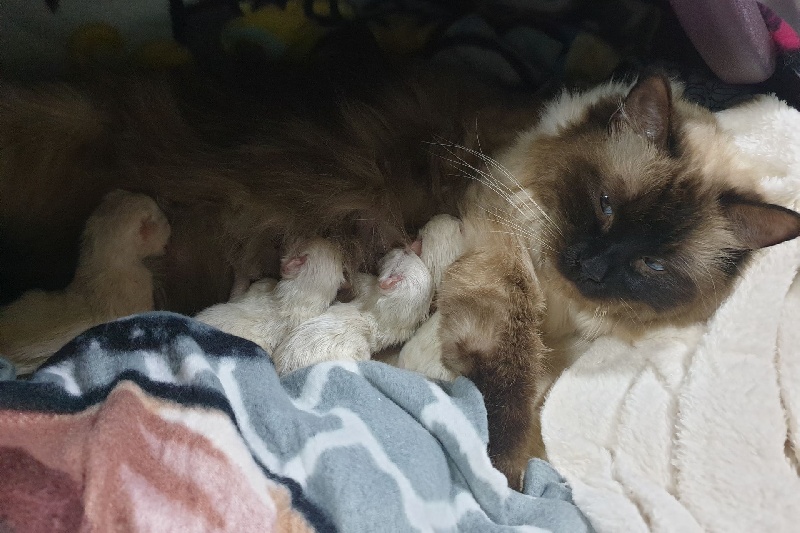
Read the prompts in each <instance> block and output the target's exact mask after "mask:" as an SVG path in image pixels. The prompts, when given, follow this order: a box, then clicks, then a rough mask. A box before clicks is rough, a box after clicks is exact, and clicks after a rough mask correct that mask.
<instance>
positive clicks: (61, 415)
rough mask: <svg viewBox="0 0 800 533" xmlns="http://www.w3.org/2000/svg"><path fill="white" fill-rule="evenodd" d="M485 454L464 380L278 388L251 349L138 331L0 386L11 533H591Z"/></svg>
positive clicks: (539, 478) (541, 478) (558, 495)
mask: <svg viewBox="0 0 800 533" xmlns="http://www.w3.org/2000/svg"><path fill="white" fill-rule="evenodd" d="M6 377H7V378H10V376H8V375H7V376H6ZM486 441H487V426H486V411H485V409H484V407H483V402H482V399H481V396H480V393H479V392H478V390H477V389H476V388H475V386H474V385H472V383H471V382H469V381H468V380H466V379H464V378H459V379H458V380H456V381H455V382H453V383H452V384H437V383H432V382H428V381H426V380H425V379H423V378H422V377H421V376H419V375H416V374H414V373H411V372H407V371H404V370H399V369H396V368H393V367H390V366H388V365H385V364H383V363H379V362H366V363H360V364H358V365H356V364H344V363H342V364H335V363H325V364H319V365H316V366H314V367H312V368H309V369H305V370H301V371H298V372H295V373H292V374H290V375H288V376H286V377H284V378H283V379H282V380H279V378H278V376H277V374H276V372H275V369H274V367H273V365H272V363H271V361H270V359H269V357H268V356H267V355H266V353H264V352H263V351H262V350H261V349H260V348H258V347H257V346H256V345H255V344H252V343H250V342H248V341H245V340H243V339H240V338H238V337H234V336H231V335H227V334H225V333H222V332H220V331H218V330H215V329H213V328H210V327H208V326H205V325H203V324H201V323H199V322H196V321H194V320H192V319H190V318H187V317H183V316H180V315H175V314H171V313H149V314H144V315H138V316H133V317H130V318H126V319H122V320H118V321H115V322H111V323H108V324H104V325H101V326H97V327H95V328H93V329H91V330H89V331H87V332H86V333H84V334H83V335H81V336H79V337H77V338H76V339H75V340H73V341H72V342H70V343H69V344H68V345H66V346H65V347H64V348H63V349H62V350H60V351H59V352H58V353H57V354H56V356H55V357H54V358H53V359H51V360H50V361H49V362H48V363H47V364H46V365H45V366H44V367H43V368H41V369H40V370H39V371H37V372H36V373H35V374H34V375H33V377H32V378H31V379H30V380H28V381H21V380H17V381H14V380H12V379H7V380H6V381H0V472H2V481H0V530H2V531H12V532H15V531H20V532H21V531H26V532H27V531H43V532H44V531H47V532H53V533H54V532H58V531H76V530H81V531H143V532H157V531H261V532H263V531H348V532H351V531H368V532H372V531H374V532H378V531H380V532H392V531H477V532H491V531H568V532H581V531H590V530H591V527H590V526H589V525H588V523H587V522H586V521H585V519H584V517H583V515H582V514H581V512H580V511H579V510H578V509H577V507H576V506H575V505H574V504H573V502H572V499H571V493H570V488H569V487H568V486H567V485H566V484H565V483H564V480H563V479H562V478H561V477H560V476H559V475H558V474H557V473H556V472H555V471H554V470H553V469H552V468H551V467H550V466H549V465H548V464H547V463H545V462H543V461H539V460H533V461H531V463H530V465H529V468H528V472H527V476H526V480H527V481H526V486H525V491H524V494H523V493H519V492H515V491H512V490H510V489H509V488H508V487H507V484H506V481H505V477H504V476H503V475H502V474H500V472H498V471H496V470H494V469H493V468H492V466H491V464H490V461H489V457H488V455H487V453H486Z"/></svg>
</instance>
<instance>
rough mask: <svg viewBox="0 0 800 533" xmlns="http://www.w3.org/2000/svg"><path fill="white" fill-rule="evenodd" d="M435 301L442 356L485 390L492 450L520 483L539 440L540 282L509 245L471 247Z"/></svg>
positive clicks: (449, 273)
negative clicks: (536, 406)
mask: <svg viewBox="0 0 800 533" xmlns="http://www.w3.org/2000/svg"><path fill="white" fill-rule="evenodd" d="M438 305H439V310H440V312H441V315H442V322H441V326H440V330H439V335H440V338H441V342H442V359H443V362H444V364H445V366H447V367H448V368H450V369H451V370H453V371H455V372H457V373H459V374H461V375H464V376H466V377H467V378H469V379H470V380H472V381H473V382H474V383H475V385H476V386H477V387H478V389H479V390H480V391H481V393H482V394H483V397H484V401H485V404H486V410H487V415H488V422H489V456H490V458H491V460H492V464H494V466H495V467H496V468H497V469H498V470H500V471H501V472H503V474H505V476H506V477H507V478H508V482H509V485H510V486H511V487H513V488H515V489H518V490H519V489H520V488H521V486H522V477H523V474H524V472H525V468H526V466H527V463H528V460H529V459H530V458H531V456H532V455H533V454H534V453H535V451H536V450H537V449H538V448H539V446H540V445H541V444H540V443H541V436H540V431H539V425H538V420H537V416H536V413H535V408H534V397H535V394H536V379H537V377H538V376H539V375H541V373H542V362H543V356H544V354H545V352H546V348H545V346H544V344H543V343H542V340H541V335H540V332H539V326H540V323H541V321H542V316H543V313H544V300H543V297H542V295H541V293H540V290H539V288H538V285H537V282H536V280H535V279H534V277H533V276H532V275H531V273H530V271H529V270H528V269H527V268H526V267H525V264H524V261H522V260H520V259H519V258H518V257H516V256H515V254H514V253H513V252H511V251H510V250H509V248H507V247H499V246H498V247H492V249H483V250H476V251H472V252H468V253H467V254H465V255H464V256H462V257H461V258H460V259H459V260H458V261H457V262H456V263H454V264H453V265H452V266H451V267H450V269H449V270H448V271H447V273H446V275H445V279H444V283H443V285H442V290H441V292H440V295H439V300H438Z"/></svg>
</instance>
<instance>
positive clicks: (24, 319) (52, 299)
mask: <svg viewBox="0 0 800 533" xmlns="http://www.w3.org/2000/svg"><path fill="white" fill-rule="evenodd" d="M169 235H170V226H169V223H168V222H167V219H166V218H165V217H164V214H163V213H162V212H161V210H160V209H159V208H158V206H157V205H156V203H155V202H154V201H153V200H152V199H151V198H148V197H147V196H144V195H141V194H132V193H129V192H125V191H113V192H111V193H109V194H108V195H106V197H105V198H104V199H103V201H102V203H101V204H100V206H99V207H98V208H97V209H96V210H95V211H94V213H92V216H90V217H89V220H88V221H87V222H86V228H85V229H84V232H83V241H82V244H81V254H80V260H79V262H78V268H77V271H76V272H75V277H74V279H73V280H72V282H71V283H70V284H69V285H68V286H67V287H66V288H65V289H64V290H61V291H54V292H45V291H41V290H32V291H28V292H26V293H25V294H23V295H22V297H20V298H19V299H18V300H16V301H14V302H13V303H11V304H9V305H7V306H5V307H2V308H0V354H3V355H4V356H6V357H8V358H9V359H10V360H11V361H12V362H13V363H14V364H15V365H16V366H17V371H18V373H20V374H27V373H30V372H33V371H34V370H35V369H36V368H37V367H38V366H39V365H41V364H42V363H43V362H44V361H45V360H46V359H47V358H48V357H50V356H51V355H53V353H55V352H56V351H57V350H58V349H59V348H61V347H62V346H63V345H64V344H66V343H67V342H69V341H70V340H71V339H72V338H73V337H75V336H76V335H78V334H80V333H83V332H84V331H85V330H86V329H88V328H90V327H92V326H96V325H98V324H102V323H103V322H108V321H110V320H114V319H116V318H120V317H123V316H127V315H131V314H134V313H140V312H144V311H151V310H152V309H153V276H152V274H151V272H150V270H149V268H148V267H147V266H145V265H144V264H143V260H144V259H145V258H147V257H152V256H159V255H163V254H164V247H165V246H166V244H167V241H168V239H169Z"/></svg>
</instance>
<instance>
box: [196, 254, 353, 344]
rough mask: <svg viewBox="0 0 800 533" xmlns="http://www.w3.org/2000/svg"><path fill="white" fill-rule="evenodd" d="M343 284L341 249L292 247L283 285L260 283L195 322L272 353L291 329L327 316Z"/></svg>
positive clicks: (203, 313) (283, 266)
mask: <svg viewBox="0 0 800 533" xmlns="http://www.w3.org/2000/svg"><path fill="white" fill-rule="evenodd" d="M343 283H344V274H343V269H342V255H341V253H340V252H339V249H338V248H336V247H335V246H334V245H333V244H332V243H330V242H328V241H326V240H325V239H321V238H315V239H311V240H309V241H306V242H304V243H297V244H296V245H295V246H293V247H291V248H290V250H289V251H288V253H287V254H286V256H284V258H283V260H282V261H281V281H279V282H277V283H276V282H275V281H274V280H269V279H264V280H261V281H257V282H255V283H253V284H252V285H251V286H250V288H249V289H247V291H246V292H245V293H244V294H242V295H240V296H236V297H234V298H233V299H232V300H231V301H230V302H227V303H223V304H218V305H215V306H213V307H209V308H208V309H205V310H203V311H201V312H200V313H198V315H197V316H196V317H195V318H196V319H197V320H199V321H201V322H205V323H206V324H208V325H210V326H214V327H215V328H217V329H220V330H222V331H225V332H226V333H230V334H232V335H237V336H239V337H243V338H245V339H247V340H250V341H252V342H254V343H256V344H258V345H259V346H261V347H262V348H263V349H264V350H265V351H266V352H267V353H269V354H272V352H273V350H274V349H275V347H276V346H277V345H278V344H279V343H280V342H281V341H282V340H283V339H284V337H285V336H286V335H287V334H288V333H289V332H290V331H291V330H292V328H294V327H295V326H297V325H298V324H300V323H302V322H304V321H306V320H308V319H310V318H312V317H315V316H317V315H319V314H320V313H322V312H324V311H325V310H326V309H327V308H328V307H329V306H330V305H331V302H333V300H334V299H335V298H336V292H337V291H338V290H339V287H341V285H342V284H343Z"/></svg>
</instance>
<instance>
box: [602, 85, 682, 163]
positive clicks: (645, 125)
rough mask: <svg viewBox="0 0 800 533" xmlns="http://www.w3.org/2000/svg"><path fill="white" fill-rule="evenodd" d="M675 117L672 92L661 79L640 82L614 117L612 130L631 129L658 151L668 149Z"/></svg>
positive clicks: (612, 118)
mask: <svg viewBox="0 0 800 533" xmlns="http://www.w3.org/2000/svg"><path fill="white" fill-rule="evenodd" d="M671 115H672V89H671V88H670V84H669V80H668V79H667V78H665V77H664V76H661V75H652V76H647V77H645V78H641V79H639V81H638V82H636V85H634V86H633V88H632V89H631V90H630V92H629V93H628V96H626V97H625V101H624V102H623V103H622V106H620V108H619V110H617V111H616V112H615V113H614V115H613V116H612V117H611V128H612V129H622V128H630V129H631V130H633V131H634V132H635V133H637V134H639V135H641V136H643V137H646V138H647V139H648V140H649V141H650V142H652V143H653V144H655V145H656V146H657V147H659V148H662V149H666V148H667V143H668V140H669V132H670V116H671Z"/></svg>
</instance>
